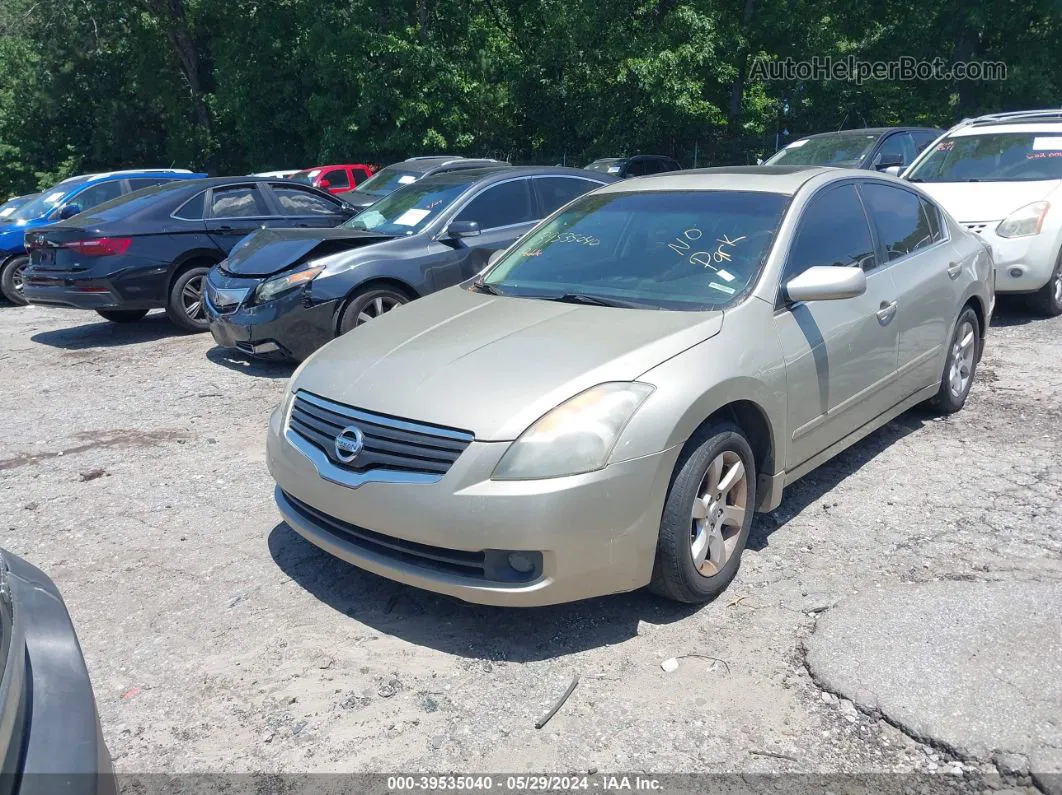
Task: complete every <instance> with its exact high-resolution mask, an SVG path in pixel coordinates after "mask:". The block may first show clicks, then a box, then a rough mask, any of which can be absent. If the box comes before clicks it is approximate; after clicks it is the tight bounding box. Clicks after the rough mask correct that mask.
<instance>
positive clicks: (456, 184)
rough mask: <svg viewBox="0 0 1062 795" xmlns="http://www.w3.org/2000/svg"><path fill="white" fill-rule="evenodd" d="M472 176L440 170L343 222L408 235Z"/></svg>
mask: <svg viewBox="0 0 1062 795" xmlns="http://www.w3.org/2000/svg"><path fill="white" fill-rule="evenodd" d="M474 181H475V180H474V179H472V178H462V177H459V176H458V175H457V174H442V175H439V176H436V177H430V178H428V179H424V180H420V181H419V182H415V183H413V184H412V185H406V186H405V187H402V188H400V189H399V190H396V191H395V192H394V193H391V194H389V195H387V196H385V197H384V198H382V199H380V201H378V202H376V204H374V205H372V206H371V207H369V208H367V209H365V210H363V211H362V212H360V213H359V214H358V215H356V216H354V217H353V218H351V219H350V220H349V221H347V222H346V223H344V224H343V226H345V227H347V228H349V229H361V230H364V231H371V232H379V233H380V234H383V235H395V236H399V235H412V234H415V233H417V232H419V231H420V230H421V229H423V228H424V227H426V226H427V225H428V224H430V223H431V222H432V221H433V220H435V219H436V218H438V217H439V214H440V213H442V212H443V211H444V210H446V208H447V207H449V206H450V205H451V204H453V202H454V200H455V199H456V198H457V197H458V196H460V195H461V194H462V193H464V192H465V190H467V189H468V186H469V185H471V184H472V183H473V182H474Z"/></svg>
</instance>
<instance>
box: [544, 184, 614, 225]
mask: <svg viewBox="0 0 1062 795" xmlns="http://www.w3.org/2000/svg"><path fill="white" fill-rule="evenodd" d="M531 184H533V185H534V186H535V190H536V191H537V192H538V202H539V205H540V206H541V208H542V213H541V215H542V217H543V218H545V217H546V216H547V215H549V214H550V213H552V212H553V211H554V210H556V209H557V208H558V207H563V206H564V205H565V204H567V203H568V202H570V201H571V200H572V199H574V198H576V197H577V196H582V195H583V194H584V193H586V192H587V191H591V190H593V189H594V188H600V187H601V185H600V184H599V183H597V182H591V181H590V180H588V179H579V178H577V177H538V178H537V179H533V180H531Z"/></svg>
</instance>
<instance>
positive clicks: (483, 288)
mask: <svg viewBox="0 0 1062 795" xmlns="http://www.w3.org/2000/svg"><path fill="white" fill-rule="evenodd" d="M468 286H469V287H470V288H471V289H473V290H475V291H476V292H477V293H486V294H487V295H508V293H506V292H503V291H502V290H499V289H498V288H497V287H495V286H494V285H493V284H487V283H486V282H485V281H483V280H482V279H476V280H475V281H474V282H472V284H470V285H468Z"/></svg>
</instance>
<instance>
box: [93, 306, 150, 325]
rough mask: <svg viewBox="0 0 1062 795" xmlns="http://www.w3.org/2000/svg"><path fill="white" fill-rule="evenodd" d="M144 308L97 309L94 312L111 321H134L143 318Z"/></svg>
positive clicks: (145, 312)
mask: <svg viewBox="0 0 1062 795" xmlns="http://www.w3.org/2000/svg"><path fill="white" fill-rule="evenodd" d="M147 313H148V311H147V310H146V309H97V310H96V314H97V315H99V316H100V317H102V318H103V319H104V320H109V321H111V322H112V323H136V321H138V320H143V319H144V315H146V314H147Z"/></svg>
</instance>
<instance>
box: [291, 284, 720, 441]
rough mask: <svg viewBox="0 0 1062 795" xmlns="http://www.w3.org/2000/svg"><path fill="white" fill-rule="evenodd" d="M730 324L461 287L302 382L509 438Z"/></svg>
mask: <svg viewBox="0 0 1062 795" xmlns="http://www.w3.org/2000/svg"><path fill="white" fill-rule="evenodd" d="M722 323H723V313H722V312H719V311H716V312H671V311H657V310H639V309H620V308H612V307H599V306H585V305H573V304H566V303H558V302H556V301H542V300H534V299H529V298H511V297H503V296H490V295H483V294H479V293H472V292H470V291H468V290H466V289H464V288H463V287H451V288H449V289H447V290H443V291H441V292H438V293H434V294H433V295H429V296H427V297H426V298H421V299H419V300H417V301H414V302H412V303H410V304H406V305H405V306H402V307H399V308H398V309H394V310H392V311H391V312H388V313H387V314H386V315H383V316H382V317H380V318H377V319H375V320H373V321H372V322H370V323H366V324H365V325H363V326H359V327H358V328H356V329H355V330H354V331H352V332H350V333H348V334H346V335H344V336H342V337H339V338H338V339H336V340H333V341H332V342H330V343H328V344H327V345H325V346H324V347H323V348H321V349H320V350H318V351H317V352H316V353H314V354H313V355H312V356H311V357H310V358H309V359H307V361H306V364H305V365H304V367H303V369H302V370H301V371H300V372H299V373H298V374H297V377H296V380H295V382H294V384H293V387H294V388H295V389H304V390H307V391H308V392H312V393H314V394H316V395H319V396H321V397H324V398H328V399H330V400H334V401H337V402H339V403H344V404H347V405H349V406H355V407H357V408H361V409H365V410H369V411H375V412H380V413H383V414H389V415H392V416H396V417H404V418H407V419H411V420H417V421H421V422H427V423H435V424H438V425H445V426H449V427H453V428H459V429H462V430H467V431H471V432H473V433H474V434H475V435H476V438H477V439H479V440H483V441H507V440H511V439H515V438H516V437H517V436H519V435H520V433H522V432H523V431H524V430H525V429H526V428H527V426H529V425H530V424H531V423H532V422H534V421H535V420H536V419H538V418H539V417H541V416H542V415H543V414H545V413H546V412H547V411H549V410H550V409H552V408H553V407H555V406H556V405H558V404H559V403H562V402H564V401H565V400H567V399H568V398H570V397H572V396H573V395H576V394H578V393H579V392H581V391H583V390H585V389H588V388H589V387H591V386H594V385H596V384H600V383H603V382H605V381H631V380H634V379H637V378H638V377H639V376H640V375H642V374H643V373H645V372H646V371H648V370H650V369H652V368H653V367H655V366H657V365H659V364H660V363H661V362H663V361H665V360H667V359H669V358H671V357H673V356H675V355H676V354H678V353H680V352H682V351H684V350H686V349H687V348H690V347H692V346H694V345H697V344H698V343H700V342H702V341H703V340H706V339H708V338H709V337H712V336H714V335H715V334H718V333H719V330H720V329H721V328H722Z"/></svg>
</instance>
